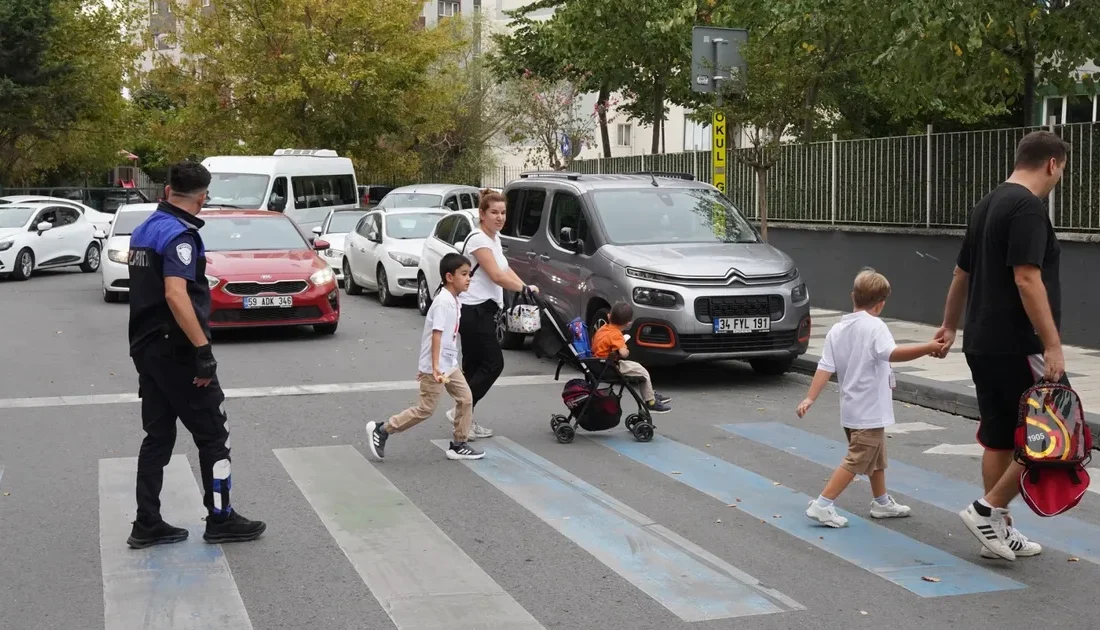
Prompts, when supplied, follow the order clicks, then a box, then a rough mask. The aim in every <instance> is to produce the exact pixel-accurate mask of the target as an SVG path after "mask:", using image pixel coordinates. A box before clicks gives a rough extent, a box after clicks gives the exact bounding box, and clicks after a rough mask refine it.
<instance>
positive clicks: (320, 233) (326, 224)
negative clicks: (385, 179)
mask: <svg viewBox="0 0 1100 630" xmlns="http://www.w3.org/2000/svg"><path fill="white" fill-rule="evenodd" d="M366 214H367V210H362V209H360V210H345V209H340V210H330V211H329V213H328V216H327V217H325V220H324V221H322V222H321V225H318V226H316V227H314V228H313V238H314V239H319V240H322V241H325V242H326V243H328V249H326V250H325V251H323V252H319V253H320V254H321V258H322V259H324V261H325V262H327V263H328V266H329V267H332V272H333V273H335V274H336V282H337V283H338V284H340V285H341V286H343V284H344V242H345V241H346V240H347V236H348V232H351V231H352V230H354V229H355V226H356V225H358V224H359V221H360V219H362V218H363V216H364V215H366Z"/></svg>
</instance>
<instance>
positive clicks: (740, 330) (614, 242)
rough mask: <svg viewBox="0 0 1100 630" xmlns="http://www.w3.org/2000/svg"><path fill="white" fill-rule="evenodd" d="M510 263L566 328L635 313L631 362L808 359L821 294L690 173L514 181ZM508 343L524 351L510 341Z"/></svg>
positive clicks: (507, 231) (776, 370) (772, 364)
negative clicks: (622, 307) (621, 305)
mask: <svg viewBox="0 0 1100 630" xmlns="http://www.w3.org/2000/svg"><path fill="white" fill-rule="evenodd" d="M505 196H506V197H507V198H508V219H507V222H506V224H505V226H504V229H503V230H502V231H501V240H502V241H503V243H504V246H505V255H506V256H507V257H508V260H509V264H510V265H511V267H512V268H513V269H514V270H515V271H516V273H517V274H519V276H520V278H523V279H524V280H525V281H527V282H531V283H533V284H537V285H538V286H539V288H540V289H541V291H542V293H543V296H544V297H545V298H546V300H547V301H548V302H549V303H550V304H552V305H553V307H554V308H555V309H556V310H557V311H558V313H559V314H560V315H561V316H562V317H563V318H564V319H565V320H566V321H570V320H572V319H574V318H578V317H579V318H582V319H583V321H585V322H586V323H588V325H589V327H590V330H592V331H595V329H596V328H598V327H599V326H601V325H603V324H604V323H605V322H606V321H607V319H608V312H609V310H610V307H611V305H612V304H614V303H616V302H618V301H626V302H629V303H630V304H631V305H632V306H633V308H634V324H633V326H632V327H631V330H630V331H629V332H630V334H631V335H632V337H633V339H632V342H631V344H632V348H631V358H632V359H636V360H638V361H641V362H642V363H644V364H649V365H654V364H678V363H683V362H686V361H716V360H726V359H743V360H747V361H749V363H751V365H752V366H753V369H755V370H756V371H757V372H761V373H765V374H781V373H783V372H786V371H787V370H788V369H790V366H791V363H792V362H793V361H794V359H795V357H797V356H798V355H800V354H803V353H804V352H806V348H807V345H808V343H809V339H810V294H809V291H808V290H807V288H806V284H805V283H804V282H803V281H802V278H801V277H800V276H799V273H798V268H797V267H796V266H795V263H794V261H793V260H792V259H791V258H790V256H787V255H786V254H784V253H783V252H781V251H779V250H777V249H776V248H774V247H772V246H771V245H768V244H767V243H764V242H762V241H761V238H760V234H759V232H757V231H756V229H755V228H754V227H753V226H752V225H750V224H749V223H748V222H747V221H746V220H745V219H744V218H743V217H742V216H741V214H740V213H739V212H738V211H737V210H736V209H735V208H734V207H733V206H732V205H731V204H730V202H729V200H728V199H726V198H725V197H724V196H723V195H722V194H721V193H719V192H718V189H716V188H715V187H713V186H711V185H709V184H705V183H701V182H697V181H693V179H692V178H691V176H690V175H688V176H667V175H660V174H634V175H580V174H577V173H561V172H553V173H545V172H539V173H525V174H523V175H521V176H520V179H518V180H515V181H513V182H511V183H510V184H508V186H507V188H506V189H505ZM498 338H499V339H500V340H501V343H502V345H503V346H504V347H510V348H515V347H518V345H519V344H522V342H523V339H522V337H520V336H517V335H512V334H508V333H505V332H504V331H503V330H502V331H500V333H499V334H498Z"/></svg>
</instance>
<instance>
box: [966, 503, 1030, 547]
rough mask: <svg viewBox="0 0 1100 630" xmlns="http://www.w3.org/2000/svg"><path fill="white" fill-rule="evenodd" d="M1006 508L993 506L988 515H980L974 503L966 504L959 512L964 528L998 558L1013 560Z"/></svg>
mask: <svg viewBox="0 0 1100 630" xmlns="http://www.w3.org/2000/svg"><path fill="white" fill-rule="evenodd" d="M1006 514H1008V510H1006V509H1004V508H993V511H992V512H991V513H990V514H989V516H982V515H981V514H978V511H977V510H975V509H974V504H973V503H971V504H970V505H968V506H966V509H965V510H963V511H962V512H959V516H960V517H961V518H962V520H963V523H965V524H966V528H967V529H968V530H970V533H971V534H974V537H975V538H977V539H978V540H979V541H980V542H981V543H982V545H984V546H985V548H986V549H988V550H989V551H990V552H992V553H993V554H994V555H996V556H997V557H999V558H1004V559H1005V560H1015V559H1016V553H1015V552H1014V551H1012V547H1010V546H1009V545H1008V524H1007V523H1005V515H1006Z"/></svg>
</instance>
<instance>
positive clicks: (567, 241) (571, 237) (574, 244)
mask: <svg viewBox="0 0 1100 630" xmlns="http://www.w3.org/2000/svg"><path fill="white" fill-rule="evenodd" d="M558 242H559V243H561V246H562V247H564V248H565V249H568V250H569V251H571V252H573V253H574V254H579V253H581V251H582V250H583V248H584V244H583V243H581V242H580V241H578V240H577V233H576V231H575V230H574V229H573V228H571V227H563V228H562V229H561V232H559V233H558Z"/></svg>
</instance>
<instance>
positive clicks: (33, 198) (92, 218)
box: [0, 195, 114, 233]
mask: <svg viewBox="0 0 1100 630" xmlns="http://www.w3.org/2000/svg"><path fill="white" fill-rule="evenodd" d="M9 203H10V204H13V205H26V204H28V203H52V204H55V205H58V206H68V207H70V208H76V209H77V210H79V211H80V214H83V215H84V218H85V219H87V220H88V223H91V224H92V225H94V226H95V227H97V228H99V229H100V230H103V232H104V233H106V232H107V230H109V229H111V221H112V220H113V219H114V216H113V215H112V214H111V213H109V212H100V211H99V210H96V209H95V208H93V207H91V206H88V205H85V204H82V203H80V202H79V201H73V200H72V199H65V198H64V197H47V196H45V195H9V196H7V197H0V204H9Z"/></svg>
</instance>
